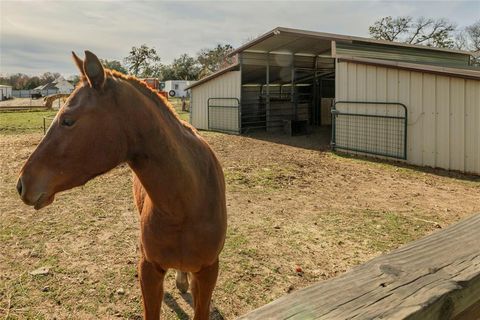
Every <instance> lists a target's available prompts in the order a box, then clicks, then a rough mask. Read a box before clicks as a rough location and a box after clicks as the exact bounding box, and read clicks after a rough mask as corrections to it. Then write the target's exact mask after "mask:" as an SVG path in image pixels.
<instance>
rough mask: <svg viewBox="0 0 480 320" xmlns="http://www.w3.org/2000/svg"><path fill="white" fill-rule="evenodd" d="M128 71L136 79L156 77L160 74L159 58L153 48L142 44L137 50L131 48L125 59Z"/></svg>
mask: <svg viewBox="0 0 480 320" xmlns="http://www.w3.org/2000/svg"><path fill="white" fill-rule="evenodd" d="M125 64H126V65H127V67H128V71H129V72H130V73H132V74H133V75H135V76H136V77H142V78H147V77H156V76H158V75H159V74H160V72H161V67H162V66H161V64H160V57H159V56H158V54H157V50H155V48H149V47H148V46H147V45H146V44H142V45H141V46H140V47H139V48H137V47H132V50H130V54H129V56H128V57H126V58H125Z"/></svg>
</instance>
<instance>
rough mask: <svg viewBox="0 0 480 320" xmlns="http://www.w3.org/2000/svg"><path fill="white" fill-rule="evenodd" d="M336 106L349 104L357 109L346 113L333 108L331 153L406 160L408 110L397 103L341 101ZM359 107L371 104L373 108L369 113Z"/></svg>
mask: <svg viewBox="0 0 480 320" xmlns="http://www.w3.org/2000/svg"><path fill="white" fill-rule="evenodd" d="M338 104H351V105H354V106H355V107H357V108H355V107H353V108H350V109H353V111H351V110H348V111H346V110H338V109H336V107H334V109H333V110H332V116H333V120H334V123H333V126H332V130H333V133H332V145H333V148H334V149H343V150H350V151H357V152H362V153H368V154H373V155H380V156H386V157H391V158H397V159H406V157H407V148H406V141H407V139H406V137H407V131H406V130H407V109H406V107H405V106H403V105H401V104H397V103H376V102H375V103H372V102H341V101H339V102H336V104H335V105H336V106H337V105H338ZM359 104H362V105H363V106H365V105H369V104H370V105H372V104H373V105H374V107H375V108H373V109H372V108H370V112H369V113H365V111H364V112H360V111H359V110H358V106H359ZM382 105H383V106H382ZM364 110H365V109H364ZM392 111H393V112H392ZM372 113H375V114H372ZM389 114H398V115H389Z"/></svg>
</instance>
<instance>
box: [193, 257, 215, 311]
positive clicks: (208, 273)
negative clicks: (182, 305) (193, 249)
mask: <svg viewBox="0 0 480 320" xmlns="http://www.w3.org/2000/svg"><path fill="white" fill-rule="evenodd" d="M217 277H218V259H217V261H215V262H214V263H213V264H212V265H210V266H207V267H204V268H203V269H201V270H200V271H199V272H196V273H192V283H191V286H192V287H191V289H192V295H193V308H194V310H195V316H194V317H193V320H208V318H209V315H210V301H211V299H212V293H213V289H214V288H215V284H216V283H217Z"/></svg>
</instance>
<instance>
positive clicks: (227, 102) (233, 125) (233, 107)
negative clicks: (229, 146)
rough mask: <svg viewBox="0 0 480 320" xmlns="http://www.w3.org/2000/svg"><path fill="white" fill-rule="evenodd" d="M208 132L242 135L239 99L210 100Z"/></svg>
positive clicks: (208, 103) (208, 106) (208, 102)
mask: <svg viewBox="0 0 480 320" xmlns="http://www.w3.org/2000/svg"><path fill="white" fill-rule="evenodd" d="M207 108H208V130H213V131H220V132H227V133H237V134H238V133H240V128H241V125H240V119H241V115H240V100H239V99H238V98H209V99H208V100H207Z"/></svg>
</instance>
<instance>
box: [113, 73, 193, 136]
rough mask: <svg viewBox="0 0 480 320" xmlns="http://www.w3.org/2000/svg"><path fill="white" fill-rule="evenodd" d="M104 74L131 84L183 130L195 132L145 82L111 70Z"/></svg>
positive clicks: (168, 103) (167, 102)
mask: <svg viewBox="0 0 480 320" xmlns="http://www.w3.org/2000/svg"><path fill="white" fill-rule="evenodd" d="M105 74H106V76H107V78H108V77H111V78H119V79H122V80H125V81H127V82H128V83H130V84H132V85H133V86H134V87H135V88H136V89H138V91H140V92H141V93H143V94H144V95H145V96H147V97H149V98H150V99H151V100H152V101H154V102H155V104H156V105H157V107H158V108H160V109H162V110H165V111H167V113H169V114H170V115H171V116H172V117H173V118H174V119H176V120H177V121H179V122H180V123H181V124H182V126H183V127H184V128H186V129H188V130H190V131H191V132H196V129H195V128H194V127H192V125H190V124H189V123H187V122H185V121H183V120H182V119H180V118H179V116H178V113H177V111H176V110H175V108H174V107H173V106H172V104H171V103H170V102H169V101H168V100H167V99H166V98H165V97H164V96H162V95H160V94H159V93H158V92H157V91H155V90H153V89H152V88H150V87H149V86H148V85H147V83H146V82H145V81H143V80H140V79H138V78H136V77H134V76H128V75H125V74H123V73H121V72H118V71H116V70H111V69H105Z"/></svg>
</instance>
